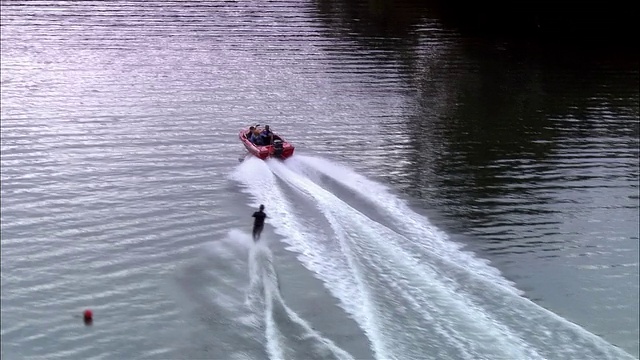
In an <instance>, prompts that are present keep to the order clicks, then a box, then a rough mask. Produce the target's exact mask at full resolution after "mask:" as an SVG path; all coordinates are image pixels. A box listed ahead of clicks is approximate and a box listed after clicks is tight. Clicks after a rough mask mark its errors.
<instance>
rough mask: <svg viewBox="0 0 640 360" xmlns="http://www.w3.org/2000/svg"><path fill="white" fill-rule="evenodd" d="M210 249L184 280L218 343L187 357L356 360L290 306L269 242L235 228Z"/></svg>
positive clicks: (185, 291) (186, 290) (184, 287)
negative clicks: (282, 293)
mask: <svg viewBox="0 0 640 360" xmlns="http://www.w3.org/2000/svg"><path fill="white" fill-rule="evenodd" d="M205 250H206V251H204V252H203V253H202V258H201V260H202V261H199V262H194V263H192V264H190V265H189V266H188V267H187V268H185V269H184V271H183V272H182V276H180V277H179V279H178V282H179V283H180V286H181V287H182V291H181V293H182V294H186V295H187V296H188V297H189V301H188V302H186V303H191V304H197V305H196V307H197V308H196V309H192V310H193V311H194V312H196V313H198V314H200V317H201V319H202V320H204V321H203V323H204V326H206V327H208V328H209V329H210V330H211V329H213V330H214V331H213V333H215V334H216V339H215V346H212V347H211V348H207V349H201V351H198V350H197V349H195V350H194V349H189V350H187V351H191V353H190V354H189V356H187V358H205V357H206V358H216V359H218V358H220V359H222V358H225V359H254V358H266V357H268V358H270V359H274V360H275V359H282V360H285V359H336V360H353V357H352V356H351V355H349V354H348V353H347V352H345V351H344V350H342V349H340V348H339V347H337V346H336V345H335V344H334V343H333V342H332V341H331V340H329V339H326V338H324V337H323V336H322V335H321V334H320V333H318V332H317V331H316V330H314V329H312V328H311V327H310V326H309V325H308V324H307V323H306V322H305V321H304V320H303V319H301V318H300V317H299V316H298V315H297V314H296V313H295V312H294V311H293V310H291V309H290V308H289V307H288V306H287V305H286V304H285V302H284V300H283V298H282V295H281V294H280V286H279V284H278V275H277V273H276V270H275V268H274V266H273V255H272V253H271V251H270V250H269V248H268V247H267V246H266V244H265V243H263V242H262V243H258V244H254V243H253V240H252V239H251V236H250V235H249V234H247V233H243V232H241V231H239V230H236V229H234V230H231V231H230V232H229V234H228V235H227V237H225V238H223V239H220V240H216V241H214V242H212V243H210V244H208V245H207V246H206V248H205ZM247 268H248V272H247ZM247 274H248V278H247V276H246V275H247ZM202 284H206V285H205V286H202ZM238 284H248V287H242V286H238ZM192 331H194V333H200V334H208V333H211V331H200V329H193V330H192ZM196 336H197V335H196ZM201 343H207V344H210V343H211V341H210V340H209V341H206V340H205V341H201Z"/></svg>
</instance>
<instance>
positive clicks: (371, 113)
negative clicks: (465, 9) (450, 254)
mask: <svg viewBox="0 0 640 360" xmlns="http://www.w3.org/2000/svg"><path fill="white" fill-rule="evenodd" d="M377 10H380V9H377ZM383 10H384V9H383ZM383 14H384V15H383ZM430 14H431V13H430V12H429V10H428V9H424V8H421V7H419V6H417V7H413V6H412V7H407V6H396V7H393V8H392V9H391V8H390V9H386V10H385V11H380V12H377V11H376V9H372V8H370V7H368V6H366V4H364V3H359V2H356V5H353V3H351V2H342V1H318V2H286V1H285V2H275V3H262V2H253V1H247V2H240V3H226V2H225V3H215V2H214V3H210V2H199V1H186V2H182V1H180V2H174V1H167V2H156V1H151V2H144V3H142V2H136V1H123V2H108V1H107V2H93V1H78V2H50V1H24V2H19V1H11V2H8V1H3V2H2V13H1V16H2V18H1V19H2V34H1V36H2V42H1V47H2V48H1V57H2V58H1V66H2V68H1V70H2V71H1V74H0V75H1V86H2V104H1V105H2V106H1V111H2V112H1V115H2V134H1V136H2V145H1V147H2V215H1V220H2V339H3V340H2V343H3V355H6V356H17V357H27V356H33V355H47V356H48V357H50V358H87V357H91V356H97V357H99V356H107V357H120V358H130V357H150V358H157V357H176V356H181V355H180V354H185V352H184V349H185V348H186V347H188V348H190V350H189V351H188V352H187V354H189V355H188V356H191V357H210V356H212V355H213V356H226V355H227V354H228V353H225V352H221V353H216V352H215V351H216V350H215V349H213V348H215V347H214V346H212V345H210V344H209V343H208V342H209V340H208V336H204V335H194V334H200V332H199V331H200V330H201V329H204V330H203V331H204V333H205V334H211V333H212V330H211V329H212V328H213V325H211V324H210V323H209V322H208V321H209V320H207V321H204V322H203V323H200V322H197V321H191V320H190V319H185V311H184V306H183V304H182V305H176V302H177V303H178V304H180V301H176V300H175V299H174V298H171V296H167V293H171V292H173V291H174V290H168V289H173V288H172V287H171V286H170V285H167V283H168V282H169V283H170V281H169V280H167V279H168V278H172V277H174V276H177V275H175V274H176V273H177V272H180V271H182V270H181V269H182V268H181V267H180V266H181V264H184V263H190V261H192V259H193V258H194V257H196V256H197V254H198V253H199V252H200V250H199V249H200V246H201V245H202V244H204V243H206V242H209V241H211V240H213V239H218V238H220V237H221V236H223V234H226V233H227V232H228V230H229V229H230V228H242V227H246V226H247V221H246V219H245V215H243V214H245V213H247V212H249V211H250V210H249V209H247V208H246V207H245V206H244V205H240V204H244V203H246V201H247V200H246V197H245V195H243V194H242V193H240V191H238V189H237V188H236V187H235V185H232V184H230V183H229V180H228V179H227V177H226V175H227V174H229V173H230V172H232V171H233V169H234V168H235V167H236V166H237V164H238V162H237V158H238V156H240V155H241V154H242V150H241V148H240V146H239V144H238V143H237V141H236V138H235V134H236V132H237V129H238V128H239V127H240V126H244V125H246V124H247V123H248V122H253V121H257V122H261V123H270V124H273V126H274V127H275V128H276V129H277V130H278V131H279V132H281V133H283V134H285V136H286V137H287V139H289V140H291V141H293V142H294V143H295V144H296V146H297V149H298V150H297V151H299V152H300V153H303V154H315V155H318V156H324V157H327V158H331V159H334V160H336V161H340V162H342V163H344V164H347V165H348V166H350V167H352V168H354V169H356V170H357V171H359V172H360V173H362V174H366V175H368V176H370V177H372V178H376V179H379V180H381V181H383V182H386V183H390V184H392V185H393V187H394V188H396V189H397V190H398V191H399V192H401V193H403V194H404V195H406V197H407V198H408V199H409V200H410V201H412V203H413V204H414V205H415V207H416V208H418V209H422V210H421V211H424V212H425V213H427V214H428V215H429V216H430V217H431V218H432V219H433V221H434V222H435V223H436V224H438V225H440V226H441V227H442V228H444V229H445V230H446V231H447V232H450V233H452V234H455V235H454V237H455V239H456V240H458V241H461V242H463V243H465V244H468V245H469V248H471V249H472V250H474V251H477V252H478V254H479V255H480V256H482V257H486V258H488V259H490V260H492V261H493V263H494V265H495V266H496V267H498V268H499V269H500V270H501V271H502V272H503V273H504V275H505V276H506V277H507V278H508V279H510V280H514V281H515V282H516V285H517V286H518V287H519V288H520V289H522V290H524V291H525V296H527V297H529V298H531V299H533V300H535V301H536V302H537V303H539V304H541V305H542V306H544V307H546V308H548V309H551V310H552V311H554V312H556V313H558V314H559V315H561V316H562V317H565V318H567V319H569V320H570V321H573V322H575V323H577V324H579V325H581V326H582V327H584V328H586V329H587V330H588V331H591V332H593V333H595V334H597V335H600V336H602V337H604V338H605V339H606V340H607V341H609V342H612V343H614V344H616V345H619V346H621V347H623V348H624V349H625V350H627V351H628V352H630V353H631V354H633V355H635V356H638V342H637V338H638V309H637V304H638V217H639V211H638V208H639V206H638V201H639V196H638V178H639V170H638V155H639V154H638V146H639V143H638V138H639V124H638V116H639V115H638V114H639V107H638V102H639V95H638V83H639V80H638V62H637V60H636V59H631V60H627V59H624V58H619V57H607V56H593V54H590V56H588V57H586V58H585V57H573V56H570V55H567V54H558V53H555V52H545V51H539V52H535V53H531V52H527V51H526V50H523V49H519V48H515V47H513V46H511V44H508V43H499V42H488V41H480V40H477V39H469V38H465V37H462V36H461V35H459V34H457V33H456V32H455V31H454V30H451V29H447V28H445V27H444V26H443V25H442V24H441V22H440V21H439V20H438V19H437V18H435V17H433V16H431V15H430ZM276 256H278V255H277V253H276ZM282 256H284V257H283V258H282V259H289V258H287V257H286V256H285V255H282ZM289 260H290V261H294V260H293V257H291V258H290V259H289ZM283 261H284V260H283ZM297 271H300V270H297ZM201 272H202V275H198V277H197V278H198V279H200V278H202V279H205V280H203V281H208V280H210V279H209V277H208V275H206V270H202V269H200V270H198V271H197V273H198V274H200V273H201ZM181 276H185V275H184V274H182V273H181V275H179V276H178V277H181ZM300 276H301V278H302V277H303V276H308V275H300ZM186 277H187V278H188V276H186ZM222 278H224V277H222ZM231 278H233V277H231ZM301 278H300V279H301ZM300 279H296V277H295V276H293V277H292V278H291V279H290V281H292V282H295V281H300V282H303V281H302V280H300ZM236 280H237V279H236ZM244 280H245V279H242V280H237V281H244ZM221 281H222V280H221ZM224 281H230V280H224ZM309 284H310V283H309ZM190 285H193V284H190ZM193 286H195V285H193ZM308 286H309V292H314V293H315V291H317V292H318V294H317V296H318V297H319V298H321V299H323V300H321V301H319V302H322V303H332V302H333V301H334V300H333V298H331V297H329V296H327V295H326V294H325V295H320V294H321V291H320V290H318V289H322V287H321V286H320V285H319V284H315V285H308ZM323 296H324V297H323ZM298 305H299V307H298V309H297V311H299V312H304V311H305V310H304V309H306V311H308V312H309V314H308V316H309V319H311V320H309V321H311V322H314V319H315V321H316V322H315V323H321V322H322V320H321V318H322V317H323V316H319V315H317V314H315V315H314V314H313V311H312V310H311V309H310V308H309V307H308V306H305V305H304V304H298ZM86 306H92V307H93V309H94V312H95V313H96V314H97V316H98V319H96V324H95V325H94V327H93V329H92V330H90V331H87V329H85V328H83V327H82V326H78V325H79V324H78V323H77V322H75V321H74V319H73V317H72V314H76V313H79V311H80V310H81V309H82V308H84V307H86ZM198 309H200V308H198ZM216 311H218V310H216ZM327 311H328V314H329V315H324V316H326V317H328V318H331V319H342V317H341V316H342V315H340V314H339V312H338V311H337V310H327ZM331 311H333V312H331ZM314 316H315V317H314ZM211 321H213V320H211ZM185 324H189V325H191V326H192V328H191V329H192V330H191V331H190V332H188V334H187V335H184V333H183V332H182V331H179V330H176V328H181V327H182V326H184V325H185ZM203 324H204V325H203ZM97 325H99V326H97ZM341 326H343V325H342V324H340V325H333V324H325V328H324V330H325V331H324V333H325V334H328V335H327V336H333V338H334V339H335V338H339V335H336V334H342V333H343V331H346V330H344V329H342V328H341ZM344 326H345V328H347V326H346V325H344ZM207 331H208V332H207ZM352 332H353V333H355V331H353V330H349V333H350V334H352ZM211 336H215V333H213V335H211ZM353 336H354V338H358V339H359V337H358V336H362V335H353ZM190 341H191V342H190ZM355 343H357V344H358V345H357V346H355V345H354V348H352V349H347V351H349V352H350V353H351V354H352V355H354V356H357V354H360V356H363V357H366V356H369V355H370V352H369V351H368V350H362V348H363V346H364V345H362V344H363V343H364V342H363V341H360V340H358V341H356V342H355ZM110 344H118V346H117V348H115V349H114V347H113V346H112V345H110ZM194 344H197V345H194ZM235 345H238V344H235ZM244 345H246V347H247V348H250V347H251V346H250V345H247V344H244ZM244 345H238V346H236V347H242V346H244ZM338 345H340V346H342V345H341V344H338ZM232 347H233V346H232ZM218 351H222V350H218ZM247 351H248V352H249V353H250V350H247ZM260 351H263V350H260ZM260 351H259V352H258V354H263V352H260Z"/></svg>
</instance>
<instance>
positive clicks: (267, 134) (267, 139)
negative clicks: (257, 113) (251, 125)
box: [260, 125, 273, 145]
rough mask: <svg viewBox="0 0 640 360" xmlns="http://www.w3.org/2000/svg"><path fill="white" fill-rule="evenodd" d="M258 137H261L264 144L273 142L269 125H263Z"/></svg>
mask: <svg viewBox="0 0 640 360" xmlns="http://www.w3.org/2000/svg"><path fill="white" fill-rule="evenodd" d="M260 137H261V138H262V143H263V144H264V145H271V144H272V143H273V133H272V132H271V129H269V125H265V126H264V130H262V132H261V133H260Z"/></svg>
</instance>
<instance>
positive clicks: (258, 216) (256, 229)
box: [251, 205, 267, 242]
mask: <svg viewBox="0 0 640 360" xmlns="http://www.w3.org/2000/svg"><path fill="white" fill-rule="evenodd" d="M263 210H264V205H260V209H259V210H258V211H256V212H254V213H253V215H251V216H252V217H254V218H255V219H254V220H253V241H254V242H257V241H258V240H260V235H261V234H262V229H263V228H264V219H265V218H266V217H267V214H266V213H265V212H264V211H263Z"/></svg>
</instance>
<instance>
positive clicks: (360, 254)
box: [234, 157, 628, 359]
mask: <svg viewBox="0 0 640 360" xmlns="http://www.w3.org/2000/svg"><path fill="white" fill-rule="evenodd" d="M298 158H299V159H296V157H294V158H292V159H289V160H288V161H287V162H286V164H282V163H280V162H274V161H267V162H266V163H265V162H262V161H259V160H256V161H250V160H249V161H247V162H246V163H244V164H242V165H241V166H240V167H239V168H238V170H237V171H236V172H235V173H234V178H235V179H236V180H238V181H240V182H241V183H242V184H244V185H245V191H246V192H248V193H250V194H251V195H252V196H253V198H254V200H257V202H261V203H265V204H268V206H269V209H270V212H271V215H272V216H271V220H270V221H271V222H272V224H273V225H274V226H275V227H276V229H277V231H278V233H280V234H282V235H283V236H285V237H286V239H285V240H286V241H287V242H288V243H289V244H290V245H291V247H290V248H291V249H292V250H294V251H296V252H298V253H299V254H301V255H300V260H301V261H302V262H303V264H304V265H305V266H306V267H307V268H309V269H310V270H312V271H314V272H315V273H316V274H318V277H319V278H321V279H322V280H323V281H324V283H325V285H326V286H327V288H328V289H329V290H330V291H331V292H332V294H334V296H336V297H337V298H338V299H340V301H341V304H342V305H343V307H344V308H345V309H346V310H347V311H348V312H350V313H351V314H353V316H354V318H355V319H356V321H357V322H358V323H359V324H360V326H361V327H362V328H363V329H364V331H365V332H366V334H367V336H368V337H369V339H370V340H371V342H372V344H373V350H374V351H375V354H376V356H377V357H378V358H381V359H393V358H402V359H405V358H425V357H427V358H431V357H432V358H439V359H440V358H442V359H446V358H455V359H477V358H491V359H514V358H518V359H520V358H527V359H535V358H560V359H565V358H575V359H590V358H592V359H596V358H597V359H614V358H615V359H618V358H626V357H628V355H627V354H625V353H624V352H622V351H620V350H619V349H617V348H615V347H613V346H611V345H610V344H608V343H606V342H604V341H603V340H602V339H600V338H598V337H596V336H595V335H593V334H590V333H588V332H587V331H585V330H584V329H582V328H580V327H578V326H576V325H575V324H572V323H570V322H568V321H566V320H565V319H563V318H561V317H559V316H557V315H555V314H553V313H550V312H548V311H547V310H545V309H543V308H541V307H539V306H537V305H535V304H534V303H532V302H530V301H528V300H527V299H524V298H522V297H521V296H519V295H517V294H516V292H515V291H514V290H513V287H512V286H511V285H510V284H509V283H508V282H507V281H506V280H504V279H503V278H502V277H501V276H500V275H499V273H498V272H497V271H495V270H494V269H492V268H491V267H490V266H488V265H487V264H486V263H484V262H482V261H479V260H477V259H475V258H474V257H473V256H472V255H470V254H466V253H462V252H461V251H460V250H459V249H458V247H457V246H454V245H451V244H449V243H448V241H447V239H446V236H444V235H443V234H442V233H441V232H440V231H438V230H437V229H435V227H433V226H432V225H431V224H429V223H428V221H427V220H426V219H424V218H422V219H421V217H420V216H419V215H417V214H415V213H413V212H411V211H410V209H409V208H408V206H406V205H405V204H403V203H402V201H401V200H399V199H397V198H396V197H394V196H393V195H391V194H390V193H389V192H386V190H385V189H384V188H383V187H382V186H380V187H379V188H375V186H377V185H376V183H374V182H371V181H369V180H368V179H366V178H363V177H359V176H358V175H357V174H355V173H354V172H352V171H350V170H349V169H346V168H341V167H340V166H338V165H335V164H332V163H330V162H327V161H326V160H321V161H320V162H318V163H316V164H309V162H312V160H313V159H312V158H308V157H298ZM269 169H271V170H272V171H273V173H272V172H270V171H269ZM302 170H304V171H305V172H318V173H322V174H324V175H327V176H331V177H332V178H333V179H335V180H336V181H338V182H341V183H342V184H343V185H344V186H345V187H347V188H351V189H352V191H354V193H357V194H358V196H362V197H367V196H369V199H370V200H371V202H372V204H374V205H375V206H379V207H380V210H381V211H385V212H386V213H388V214H389V216H391V218H393V219H394V221H397V222H398V223H400V224H401V226H397V229H394V230H392V229H391V228H389V227H386V226H384V225H383V224H380V223H377V222H375V221H374V220H372V219H371V218H368V217H367V216H365V215H364V214H363V213H362V212H360V211H358V210H357V209H355V208H352V207H350V206H349V205H348V204H347V203H345V202H344V201H342V200H341V199H339V198H337V197H336V196H335V195H334V194H333V193H331V192H329V191H327V190H326V189H324V188H323V187H322V186H321V185H319V182H314V181H312V179H313V178H314V176H313V174H310V175H312V176H310V177H309V176H305V175H303V174H301V173H300V172H301V171H302ZM333 171H340V172H339V174H340V175H336V174H335V173H332V172H333ZM274 174H276V175H277V178H278V179H281V180H283V181H284V183H286V184H287V185H288V186H291V187H292V188H293V189H295V190H297V191H298V192H299V193H300V194H302V195H303V196H305V197H307V198H309V199H311V200H313V201H314V202H315V203H316V204H317V211H318V212H319V213H321V214H322V216H323V217H324V218H325V219H326V220H327V222H328V223H329V224H330V229H325V231H324V232H321V231H318V230H319V229H321V228H320V227H319V226H317V225H316V226H315V227H314V233H312V232H305V230H304V229H306V228H307V227H310V226H311V227H313V226H314V224H310V223H306V224H305V221H306V220H305V219H302V218H298V217H296V216H295V215H294V214H293V213H292V212H290V211H288V209H289V208H291V204H290V203H289V201H288V200H287V198H286V196H287V195H289V193H287V192H285V191H284V188H283V187H281V186H279V184H278V181H277V179H276V177H274ZM332 175H333V176H332ZM315 180H316V181H317V180H318V178H317V177H315ZM362 188H365V189H367V191H366V192H364V191H362V190H361V189H362ZM374 188H375V190H377V191H373V192H372V190H374ZM367 194H369V195H367ZM255 204H256V203H254V205H255ZM403 217H404V219H403ZM316 232H317V233H316ZM421 246H422V247H421ZM461 261H465V262H464V263H463V264H464V266H461V265H459V264H458V262H461Z"/></svg>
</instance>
